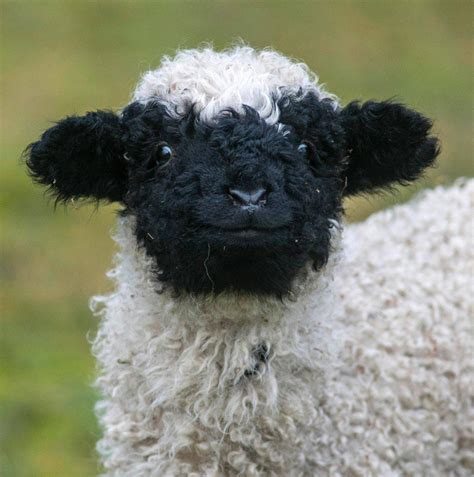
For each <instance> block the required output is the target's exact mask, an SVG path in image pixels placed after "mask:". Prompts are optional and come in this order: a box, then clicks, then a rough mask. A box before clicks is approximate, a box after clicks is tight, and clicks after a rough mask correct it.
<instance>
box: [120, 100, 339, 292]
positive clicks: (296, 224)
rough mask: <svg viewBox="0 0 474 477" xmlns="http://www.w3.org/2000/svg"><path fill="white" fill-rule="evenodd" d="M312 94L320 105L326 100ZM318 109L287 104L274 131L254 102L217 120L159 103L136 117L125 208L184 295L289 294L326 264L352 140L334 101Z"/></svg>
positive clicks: (166, 277)
mask: <svg viewBox="0 0 474 477" xmlns="http://www.w3.org/2000/svg"><path fill="white" fill-rule="evenodd" d="M303 101H304V104H301V105H298V106H300V107H302V108H304V109H308V104H307V103H308V102H309V101H314V98H306V100H303ZM311 111H312V116H311V118H302V117H301V114H297V111H296V110H295V108H294V106H293V107H292V106H291V105H287V106H286V107H283V109H282V115H281V123H280V124H279V125H272V126H270V125H268V124H266V123H265V121H264V120H263V119H261V118H260V117H259V115H258V114H257V113H256V112H255V111H254V110H253V109H251V108H249V107H246V108H245V111H244V113H242V114H237V113H235V112H232V111H228V112H225V113H224V114H223V115H222V117H220V118H219V119H217V121H216V122H215V124H212V125H209V124H205V123H201V122H200V120H199V117H194V115H193V114H192V113H190V114H189V115H188V116H187V117H185V118H183V119H182V120H176V119H172V118H170V117H169V116H168V115H167V114H166V113H165V111H164V110H163V107H162V106H161V105H159V104H155V105H153V104H152V105H149V106H147V107H146V108H145V109H144V110H143V112H142V113H141V114H140V116H139V117H138V118H136V119H135V120H133V121H132V122H131V123H130V125H129V127H130V137H129V140H128V141H127V142H128V147H127V157H128V158H129V159H130V161H129V162H130V186H129V190H128V193H127V194H126V196H125V199H124V202H125V204H126V206H127V209H126V211H125V213H127V214H133V215H134V216H135V217H136V218H137V236H138V238H139V239H140V240H141V241H142V242H143V244H144V245H145V247H146V250H147V252H148V253H149V254H150V255H152V256H154V257H156V258H157V263H158V265H159V269H160V278H161V280H163V281H164V282H167V283H170V284H171V285H172V286H173V287H174V288H175V289H176V290H178V291H181V290H184V291H187V292H190V291H192V292H207V291H215V292H220V291H222V290H224V289H228V288H232V289H238V290H245V291H251V292H256V293H277V294H283V293H285V292H287V291H288V290H289V289H290V287H291V282H292V280H293V278H294V276H295V274H296V273H297V272H298V270H299V269H300V268H301V267H302V266H303V265H305V264H306V263H307V262H309V261H310V262H312V263H314V265H315V266H316V267H321V266H322V265H323V264H324V263H325V261H326V259H327V257H328V253H329V245H330V241H329V236H330V227H331V220H337V219H338V218H339V214H340V210H341V198H342V191H343V187H344V177H343V175H342V170H343V169H342V167H341V165H342V162H343V155H344V147H343V144H344V142H343V141H344V135H343V131H342V128H341V126H340V125H339V123H338V121H337V114H336V113H335V112H334V109H333V107H332V106H331V104H330V103H328V102H322V103H319V102H316V101H315V102H314V104H313V107H312V108H311ZM310 119H311V120H312V121H313V122H314V124H318V125H319V126H321V125H323V124H324V125H325V126H324V127H313V128H311V127H310V124H308V123H309V120H310ZM315 120H316V121H315ZM155 125H159V127H158V128H154V126H155Z"/></svg>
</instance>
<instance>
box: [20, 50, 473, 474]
mask: <svg viewBox="0 0 474 477" xmlns="http://www.w3.org/2000/svg"><path fill="white" fill-rule="evenodd" d="M430 128H431V122H430V121H429V120H428V119H427V118H425V117H423V116H422V115H421V114H419V113H417V112H415V111H413V110H411V109H409V108H407V107H406V106H404V105H402V104H399V103H396V102H392V101H382V102H378V101H369V102H366V103H359V102H352V103H350V104H348V105H346V106H344V107H343V106H341V105H340V104H339V102H338V100H337V98H336V97H334V96H333V95H331V94H328V93H327V92H325V91H324V90H323V89H322V88H321V86H319V85H318V82H317V77H316V76H315V75H314V74H312V73H311V72H310V71H309V70H308V68H307V67H306V66H305V65H303V64H301V63H295V62H292V61H291V60H289V59H287V58H285V57H284V56H281V55H280V54H278V53H276V52H274V51H270V50H264V51H255V50H253V49H251V48H249V47H236V48H234V49H231V50H228V51H224V52H215V51H213V50H211V49H203V50H189V51H181V52H179V53H178V54H177V55H176V56H175V57H174V58H168V57H166V58H164V60H163V62H162V64H161V66H160V68H158V69H157V70H155V71H150V72H148V73H146V74H145V75H144V76H143V78H142V79H141V81H140V83H139V85H138V87H137V89H136V90H135V93H134V97H133V102H132V103H131V104H129V105H128V106H127V107H125V108H124V109H123V110H122V111H121V112H120V113H118V114H116V113H114V112H109V111H97V112H91V113H87V114H86V115H84V116H71V117H68V118H66V119H63V120H61V121H59V122H58V123H57V124H56V125H55V126H53V127H52V128H51V129H48V130H47V131H46V132H45V133H44V134H43V136H42V137H41V139H40V140H39V141H38V142H35V143H34V144H32V145H31V146H30V148H29V149H28V157H27V164H28V168H29V171H30V173H31V174H32V176H33V177H34V179H35V180H36V181H38V182H40V183H41V184H44V185H46V186H48V187H49V188H50V190H51V191H52V192H53V193H54V194H55V196H56V198H57V199H58V200H61V201H68V200H70V199H77V198H86V199H87V198H92V199H96V200H99V199H106V200H109V201H116V202H119V203H121V204H122V206H123V210H122V211H121V212H120V219H119V224H118V230H117V232H116V234H115V239H116V241H117V242H118V244H119V247H120V250H119V252H118V254H117V257H116V264H115V268H114V269H113V270H112V271H111V272H110V273H109V276H110V277H112V278H113V279H114V281H115V284H116V289H115V291H114V292H113V293H112V294H110V295H107V296H99V297H95V298H94V299H93V301H92V306H93V309H94V310H95V311H96V312H97V313H98V314H99V315H100V316H101V323H100V326H99V330H98V333H97V337H96V339H95V341H94V344H93V351H94V354H95V356H96V357H97V359H98V362H99V366H100V376H99V378H98V381H97V385H98V387H99V388H100V390H101V393H102V396H103V398H102V400H101V401H100V402H99V403H98V406H97V411H98V414H99V417H100V421H101V424H102V427H103V433H104V434H103V437H102V439H101V440H100V442H99V444H98V449H99V452H100V454H101V456H102V460H103V465H104V468H105V473H106V474H107V475H109V476H130V477H145V476H170V477H179V476H196V477H197V476H282V477H289V476H351V477H352V476H361V477H362V476H377V477H378V476H384V477H390V476H426V477H436V476H452V477H454V476H468V475H472V473H473V469H474V447H473V443H474V441H473V423H474V416H473V408H472V399H473V396H474V390H473V387H474V381H473V373H472V371H473V360H472V351H473V350H472V345H473V343H472V339H473V324H472V321H470V319H469V318H470V305H471V298H470V297H471V294H472V288H471V287H470V278H471V276H470V274H471V270H472V268H471V267H472V263H473V261H472V247H471V246H470V245H471V243H470V241H471V235H470V234H471V233H472V228H471V227H472V222H471V219H470V214H471V213H472V203H471V201H472V197H473V194H474V185H473V183H472V182H469V181H460V182H459V181H458V182H457V183H455V184H454V186H452V187H451V188H450V189H443V188H437V189H435V190H432V191H431V192H427V193H425V194H424V195H422V196H421V197H418V199H416V200H415V201H413V202H412V203H411V204H408V205H403V206H398V207H395V208H394V209H392V210H389V211H385V212H382V213H378V214H376V215H374V216H372V217H371V218H369V219H368V220H367V221H366V222H364V223H361V224H358V225H352V226H349V227H347V228H346V230H345V231H344V232H342V229H341V223H342V222H341V220H342V214H343V209H342V202H343V199H344V198H345V197H347V196H352V195H354V194H359V193H370V192H372V191H377V190H381V189H384V188H388V187H390V186H392V185H393V184H395V183H402V184H405V183H408V182H410V181H413V180H415V179H417V178H418V177H419V176H420V175H421V174H422V173H423V171H424V170H425V168H426V167H428V166H431V165H432V164H433V162H434V160H435V158H436V156H437V154H438V145H437V140H436V138H434V137H433V136H431V135H430Z"/></svg>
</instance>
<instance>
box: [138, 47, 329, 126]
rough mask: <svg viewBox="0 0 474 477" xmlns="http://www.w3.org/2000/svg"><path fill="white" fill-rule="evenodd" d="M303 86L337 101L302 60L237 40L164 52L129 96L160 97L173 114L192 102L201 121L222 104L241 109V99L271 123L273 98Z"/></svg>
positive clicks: (274, 118) (274, 114)
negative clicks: (221, 47)
mask: <svg viewBox="0 0 474 477" xmlns="http://www.w3.org/2000/svg"><path fill="white" fill-rule="evenodd" d="M308 92H313V93H314V94H316V96H317V97H319V98H331V99H332V100H333V101H334V104H335V106H336V104H337V103H336V98H335V96H333V95H331V94H329V93H327V92H325V91H324V90H323V88H322V87H321V85H319V84H318V77H317V76H316V74H314V73H312V72H311V71H310V70H309V69H308V67H307V66H306V65H305V64H304V63H297V62H294V61H291V60H290V59H288V58H287V57H285V56H283V55H281V54H280V53H277V52H276V51H273V50H270V49H264V50H260V51H259V50H254V49H253V48H251V47H248V46H238V47H235V48H232V49H230V50H225V51H214V50H212V49H211V48H205V49H192V50H182V51H179V52H178V53H177V54H176V56H175V57H173V58H171V57H169V56H165V57H164V58H163V60H162V62H161V64H160V66H159V68H158V69H156V70H152V71H148V72H147V73H145V74H144V75H143V77H142V78H141V81H140V82H139V84H138V86H137V88H136V90H135V92H134V94H133V100H134V101H141V102H143V103H146V102H148V101H150V100H156V99H159V100H161V101H164V102H165V103H167V104H168V105H169V108H168V109H169V112H170V113H171V114H178V115H182V114H185V113H186V112H187V111H189V108H190V107H191V106H193V107H194V110H195V112H196V113H200V117H201V119H202V120H204V121H211V120H213V119H214V118H215V117H216V116H218V115H219V114H220V113H221V112H222V111H223V110H225V109H227V108H233V109H235V110H236V111H241V110H242V105H248V106H251V107H252V108H254V109H255V110H257V111H258V113H259V114H260V116H261V117H262V118H264V119H265V120H266V121H267V122H268V123H269V124H275V123H276V122H277V121H278V118H279V110H278V106H277V101H278V100H279V99H280V98H281V97H282V96H283V95H285V94H292V95H296V96H301V95H302V94H305V93H308Z"/></svg>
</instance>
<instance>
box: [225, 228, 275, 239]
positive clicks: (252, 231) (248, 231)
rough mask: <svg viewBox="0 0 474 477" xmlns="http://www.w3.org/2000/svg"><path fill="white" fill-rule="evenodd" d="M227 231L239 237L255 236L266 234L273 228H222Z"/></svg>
mask: <svg viewBox="0 0 474 477" xmlns="http://www.w3.org/2000/svg"><path fill="white" fill-rule="evenodd" d="M224 230H225V231H226V232H227V233H230V234H231V235H233V236H235V237H241V238H256V237H260V236H262V235H267V234H269V233H271V232H272V231H275V229H261V228H256V227H246V228H238V229H224Z"/></svg>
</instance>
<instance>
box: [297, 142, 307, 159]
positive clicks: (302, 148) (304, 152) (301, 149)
mask: <svg viewBox="0 0 474 477" xmlns="http://www.w3.org/2000/svg"><path fill="white" fill-rule="evenodd" d="M298 152H299V153H300V154H301V155H302V156H304V157H308V154H309V147H308V145H307V144H305V143H304V142H302V143H301V144H300V145H299V146H298Z"/></svg>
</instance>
